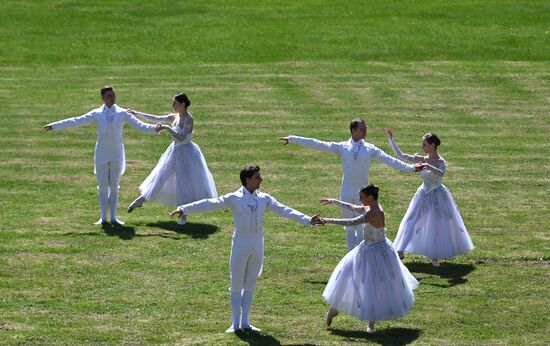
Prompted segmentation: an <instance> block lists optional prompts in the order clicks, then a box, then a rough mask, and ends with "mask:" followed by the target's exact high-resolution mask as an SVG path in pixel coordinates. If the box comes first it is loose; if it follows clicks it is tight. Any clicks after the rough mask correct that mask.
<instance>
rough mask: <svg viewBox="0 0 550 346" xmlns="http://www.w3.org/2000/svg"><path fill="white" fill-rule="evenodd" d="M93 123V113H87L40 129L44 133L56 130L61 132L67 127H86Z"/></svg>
mask: <svg viewBox="0 0 550 346" xmlns="http://www.w3.org/2000/svg"><path fill="white" fill-rule="evenodd" d="M93 121H94V113H93V112H88V113H86V114H84V115H81V116H78V117H73V118H68V119H65V120H60V121H56V122H53V123H49V124H46V125H44V126H43V127H42V129H43V130H44V131H50V130H54V131H57V130H63V129H66V128H69V127H75V126H81V125H86V124H89V123H91V122H93Z"/></svg>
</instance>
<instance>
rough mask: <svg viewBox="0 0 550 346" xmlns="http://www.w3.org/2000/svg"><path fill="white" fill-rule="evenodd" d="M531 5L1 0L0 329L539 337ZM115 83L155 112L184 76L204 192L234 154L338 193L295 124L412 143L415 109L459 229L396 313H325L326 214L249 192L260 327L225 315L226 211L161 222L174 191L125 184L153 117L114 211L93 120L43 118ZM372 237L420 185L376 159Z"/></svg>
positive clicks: (338, 238)
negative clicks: (64, 126) (72, 123)
mask: <svg viewBox="0 0 550 346" xmlns="http://www.w3.org/2000/svg"><path fill="white" fill-rule="evenodd" d="M549 13H550V4H548V3H547V2H545V1H529V2H527V1H423V2H413V1H369V2H359V1H355V2H354V1H350V2H341V3H340V2H328V1H326V2H325V1H277V2H273V3H263V2H261V3H260V2H251V1H212V2H207V3H206V2H202V1H194V2H192V1H189V2H177V1H117V2H114V3H113V2H109V1H93V2H86V1H48V2H42V1H3V2H1V3H0V119H1V121H2V126H0V147H1V150H0V212H1V218H0V344H7V345H18V344H31V345H34V344H46V345H79V344H116V345H119V344H123V345H149V344H182V345H192V344H197V345H203V344H205V345H218V344H220V345H226V344H230V345H231V344H235V345H246V344H249V345H279V344H283V345H289V344H291V345H301V344H312V345H327V344H334V345H344V344H349V345H358V344H365V343H366V344H369V343H370V344H383V345H391V344H397V345H399V344H408V343H416V344H429V345H449V344H453V345H454V344H468V345H469V344H476V345H520V344H547V343H548V340H549V339H550V319H549V317H548V316H549V314H548V306H549V305H550V299H549V298H548V297H549V294H550V292H549V287H550V268H549V263H550V246H549V239H550V235H549V230H550V202H549V201H550V198H549V197H548V196H549V194H550V185H549V184H550V174H549V172H550V164H549V163H548V158H549V157H550V141H549V138H550V114H549V111H550V61H549V59H550V26H549V23H550V21H549V19H550V18H549ZM106 84H109V85H113V86H114V87H115V88H116V91H117V98H118V99H117V103H118V104H119V105H120V106H123V107H131V108H135V109H138V110H141V111H144V112H147V113H155V114H165V113H167V112H169V111H170V104H171V99H172V97H173V95H174V94H176V93H179V92H185V93H187V94H188V95H189V97H190V99H191V101H192V106H191V109H190V110H191V112H192V113H193V114H194V116H195V128H196V133H195V136H194V140H195V142H196V143H197V144H199V145H200V146H201V149H202V151H203V153H204V155H205V157H206V160H207V163H208V165H209V167H210V169H211V171H212V173H213V175H214V178H215V181H216V185H217V188H218V192H219V193H220V194H225V193H228V192H232V191H234V190H235V189H237V188H238V187H239V185H240V181H239V177H238V173H239V171H240V169H241V168H242V167H243V166H244V165H245V164H248V163H255V164H258V165H260V166H261V168H262V175H263V178H264V182H263V184H262V190H263V191H266V192H269V193H270V194H272V195H273V196H275V197H276V198H277V199H278V200H279V201H281V202H282V203H285V204H287V205H289V206H292V207H294V208H296V209H298V210H301V211H303V212H305V213H307V214H313V213H321V214H322V215H323V216H338V215H339V210H338V209H337V208H335V207H330V206H321V205H319V203H318V201H319V199H320V198H322V197H338V192H339V186H340V179H341V168H340V162H339V159H338V158H337V157H336V156H333V155H329V154H324V153H320V152H315V151H312V150H308V149H304V148H301V147H298V146H296V145H288V146H283V145H282V144H281V143H280V142H279V141H277V138H278V137H281V136H286V135H289V134H296V135H302V136H308V137H315V138H319V139H323V140H335V141H343V140H347V139H348V138H349V131H348V125H349V121H350V120H351V119H352V118H355V117H362V118H364V119H366V120H367V123H368V126H369V130H368V134H367V140H368V141H369V142H372V143H374V144H376V145H377V146H379V147H380V148H381V149H383V150H385V151H386V152H388V153H389V152H390V148H389V145H388V143H387V140H386V139H385V136H384V133H383V131H382V129H383V128H384V127H390V128H391V129H392V130H393V132H394V135H395V138H396V141H397V143H398V144H399V145H400V147H401V149H402V150H403V151H405V152H408V153H415V152H420V150H421V148H420V141H421V137H422V135H423V134H424V133H426V132H435V133H437V134H438V135H439V137H440V138H441V139H442V145H441V147H440V153H441V155H442V156H443V157H444V158H445V159H446V160H447V163H448V168H447V175H446V177H445V178H444V183H445V184H446V186H447V187H448V188H449V189H450V191H451V193H452V194H453V196H454V197H455V199H456V202H457V204H458V206H459V208H460V210H461V213H462V216H463V218H464V221H465V224H466V226H467V227H468V230H469V232H470V235H471V237H472V239H473V241H474V244H475V246H476V249H475V250H474V251H473V252H471V253H469V254H467V255H465V256H460V257H458V258H455V259H452V260H449V261H444V262H443V264H442V266H441V267H439V268H434V267H432V266H431V265H430V264H429V263H428V261H427V260H426V259H425V258H422V257H420V256H407V258H406V259H405V260H404V263H405V265H406V266H407V267H408V268H409V270H410V271H411V272H412V273H413V274H414V275H415V277H417V278H418V279H419V280H420V286H419V287H418V289H417V290H416V302H415V306H414V308H413V310H412V312H411V314H410V315H409V316H407V317H406V318H402V319H399V320H394V321H383V322H380V323H378V324H377V327H378V332H377V334H375V335H369V334H367V333H366V323H365V322H362V321H359V320H357V319H354V318H352V317H349V316H345V315H344V314H341V315H339V316H338V317H336V318H335V320H334V322H333V326H332V329H327V328H326V326H325V325H324V314H325V312H326V310H327V309H328V306H327V304H326V303H325V302H324V300H323V298H322V296H321V294H322V291H323V289H324V286H325V284H326V281H327V280H328V278H329V276H330V274H331V272H332V270H333V268H334V266H335V265H336V264H337V263H338V261H339V260H340V258H341V257H343V256H344V255H345V253H346V244H345V234H344V232H343V231H342V230H341V229H340V228H339V227H336V226H325V227H318V228H311V227H305V226H302V225H300V224H297V223H295V222H293V221H290V220H287V219H283V218H280V217H278V216H276V215H274V214H272V213H268V214H266V223H265V255H266V256H265V262H264V271H263V274H262V276H261V277H260V279H259V280H258V287H257V290H256V294H255V300H254V305H253V307H252V323H253V324H254V325H256V326H258V327H260V328H262V333H261V334H259V335H249V334H238V335H227V334H225V333H224V330H225V329H226V328H227V327H228V326H229V324H230V305H229V297H228V296H229V292H228V288H229V253H230V246H231V235H232V218H231V213H230V212H229V211H219V212H213V213H205V214H197V215H192V216H191V217H189V224H187V225H186V226H183V227H182V226H178V225H177V224H176V222H175V221H174V220H170V219H169V218H168V217H167V214H168V212H169V211H170V210H172V208H171V207H167V206H162V205H159V204H155V203H149V204H146V205H145V207H144V208H142V209H138V210H136V211H135V212H134V213H132V214H126V211H125V210H126V207H127V205H128V204H129V203H130V202H131V201H132V200H133V199H134V198H135V197H137V196H138V194H139V190H138V186H139V184H140V183H141V182H142V181H143V179H144V178H145V177H146V176H147V175H148V174H149V172H150V171H151V170H152V169H153V167H154V166H155V164H156V162H157V160H158V158H159V157H160V155H161V154H162V153H163V152H164V150H165V148H166V147H167V146H168V145H169V143H170V141H171V139H170V137H169V136H168V135H167V134H166V133H162V134H161V135H160V136H151V135H147V134H143V133H139V132H137V131H136V130H134V129H132V128H131V127H126V130H125V145H126V155H127V172H126V174H125V175H124V176H123V178H122V182H121V193H120V203H119V217H120V218H121V219H122V220H124V221H126V225H125V226H124V227H119V228H112V227H104V228H101V227H97V226H93V225H92V224H93V222H95V221H96V220H97V219H98V217H99V215H98V213H99V211H98V209H99V207H98V202H97V190H96V183H97V182H96V178H95V176H94V175H93V149H94V144H95V139H96V129H95V126H93V125H90V126H85V127H81V128H74V129H68V130H65V131H63V132H48V133H45V132H41V131H40V129H41V126H42V125H43V124H46V123H48V122H51V121H55V120H60V119H63V118H67V117H70V116H76V115H81V114H83V113H85V112H87V111H88V110H90V109H92V108H95V107H98V106H100V105H101V100H100V97H99V89H100V88H101V87H102V86H103V85H106ZM370 180H371V182H373V183H375V184H377V185H379V186H380V191H381V197H380V202H381V204H382V205H383V207H384V208H385V211H386V219H387V229H388V238H390V239H391V240H393V239H394V237H395V234H396V232H397V229H398V226H399V223H400V221H401V218H402V217H403V215H404V213H405V211H406V209H407V206H408V203H409V201H410V199H411V197H412V196H413V194H414V192H415V191H416V189H417V187H418V186H419V185H420V182H421V180H420V177H419V176H418V175H416V174H411V173H402V172H398V171H395V170H392V169H391V168H389V167H387V166H385V165H383V164H381V163H379V162H375V163H374V164H373V166H372V168H371V175H370Z"/></svg>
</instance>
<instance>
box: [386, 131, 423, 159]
mask: <svg viewBox="0 0 550 346" xmlns="http://www.w3.org/2000/svg"><path fill="white" fill-rule="evenodd" d="M384 132H385V133H386V137H388V141H389V142H390V145H391V149H392V150H393V152H394V153H395V156H397V157H398V158H400V159H401V160H406V161H409V162H421V161H422V156H418V155H410V154H405V153H403V152H402V151H401V150H400V149H399V147H398V146H397V143H395V140H394V139H393V133H392V132H391V130H390V129H388V128H386V129H384Z"/></svg>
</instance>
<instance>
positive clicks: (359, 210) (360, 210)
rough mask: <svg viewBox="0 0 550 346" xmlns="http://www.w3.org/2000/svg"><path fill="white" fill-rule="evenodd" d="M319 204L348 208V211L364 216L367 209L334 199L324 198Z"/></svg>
mask: <svg viewBox="0 0 550 346" xmlns="http://www.w3.org/2000/svg"><path fill="white" fill-rule="evenodd" d="M319 202H320V203H321V204H324V205H328V204H334V205H337V206H339V207H340V208H346V209H348V210H351V211H353V212H355V213H361V214H362V213H364V212H365V211H366V210H365V207H364V206H362V205H357V204H351V203H348V202H344V201H340V200H338V199H334V198H322V199H321V200H320V201H319Z"/></svg>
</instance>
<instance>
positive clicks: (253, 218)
mask: <svg viewBox="0 0 550 346" xmlns="http://www.w3.org/2000/svg"><path fill="white" fill-rule="evenodd" d="M251 198H252V199H256V202H257V203H255V204H256V205H257V207H256V209H255V210H254V211H252V210H251V209H250V207H249V199H251ZM226 208H229V209H231V213H232V214H233V223H234V224H235V237H237V238H238V237H239V236H245V235H247V234H258V233H261V234H263V224H264V213H265V210H266V209H269V210H271V211H274V212H276V213H277V214H279V215H281V216H284V217H286V218H289V219H292V220H295V221H298V222H300V223H303V224H309V222H310V221H311V217H309V216H307V215H304V214H302V213H300V212H299V211H297V210H294V209H292V208H289V207H287V206H285V205H283V204H281V203H279V202H278V201H277V200H276V199H275V198H273V197H271V196H270V195H268V194H267V193H263V192H260V191H258V190H256V191H254V193H250V192H249V191H248V190H246V188H245V187H244V186H242V187H241V188H240V189H238V190H237V191H235V192H232V193H228V194H227V195H224V196H221V197H218V198H209V199H203V200H200V201H197V202H193V203H189V204H184V205H181V206H179V207H178V209H179V210H182V211H183V212H184V214H192V213H198V212H203V211H213V210H219V209H226Z"/></svg>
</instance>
